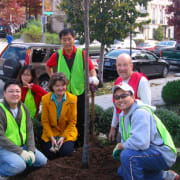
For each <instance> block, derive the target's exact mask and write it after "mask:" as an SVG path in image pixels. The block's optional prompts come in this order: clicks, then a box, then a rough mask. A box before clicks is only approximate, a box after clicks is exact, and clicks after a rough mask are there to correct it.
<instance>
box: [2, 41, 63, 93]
mask: <svg viewBox="0 0 180 180" xmlns="http://www.w3.org/2000/svg"><path fill="white" fill-rule="evenodd" d="M59 48H60V46H59V45H53V44H45V43H11V44H10V45H8V46H7V48H6V49H5V50H4V51H3V52H2V53H1V55H0V79H2V80H3V81H6V80H8V79H12V78H14V79H15V78H16V77H17V75H18V73H19V70H20V68H21V67H22V66H23V65H24V64H30V65H32V66H33V67H34V68H35V69H36V74H37V78H38V80H39V84H40V86H42V87H43V88H44V89H46V90H47V87H48V81H49V76H48V74H47V73H46V61H47V60H48V59H49V57H50V56H51V55H52V54H53V53H54V52H55V51H57V49H59Z"/></svg>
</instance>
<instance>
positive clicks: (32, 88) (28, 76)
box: [18, 65, 47, 118]
mask: <svg viewBox="0 0 180 180" xmlns="http://www.w3.org/2000/svg"><path fill="white" fill-rule="evenodd" d="M18 80H19V81H20V83H21V85H22V88H21V91H22V94H21V101H22V102H24V104H25V105H26V106H27V108H28V110H29V112H30V115H31V118H34V117H36V116H37V115H38V112H39V106H40V102H41V97H42V96H44V95H45V94H47V92H46V91H45V90H44V89H43V88H42V87H40V86H39V85H38V84H37V78H36V72H35V69H33V67H32V66H30V65H25V66H23V67H22V69H21V71H20V73H19V76H18Z"/></svg>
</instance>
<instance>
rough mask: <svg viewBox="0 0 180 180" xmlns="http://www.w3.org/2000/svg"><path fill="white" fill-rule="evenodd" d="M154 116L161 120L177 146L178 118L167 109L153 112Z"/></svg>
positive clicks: (179, 130) (178, 134) (179, 122)
mask: <svg viewBox="0 0 180 180" xmlns="http://www.w3.org/2000/svg"><path fill="white" fill-rule="evenodd" d="M155 114H156V115H157V116H158V117H159V118H160V119H161V121H162V122H163V124H164V125H165V126H166V128H167V129H168V131H169V133H170V134H171V136H172V138H173V140H174V143H175V145H176V147H177V146H179V145H180V141H179V139H180V117H179V116H178V115H177V114H176V113H175V112H172V111H169V110H167V109H163V108H159V109H157V111H156V112H155Z"/></svg>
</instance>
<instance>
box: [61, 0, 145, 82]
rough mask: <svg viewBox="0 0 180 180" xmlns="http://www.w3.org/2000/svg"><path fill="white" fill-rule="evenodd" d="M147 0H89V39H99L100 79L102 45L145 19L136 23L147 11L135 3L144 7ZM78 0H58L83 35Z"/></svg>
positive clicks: (124, 34) (72, 24)
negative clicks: (141, 9) (143, 10)
mask: <svg viewBox="0 0 180 180" xmlns="http://www.w3.org/2000/svg"><path fill="white" fill-rule="evenodd" d="M147 2H148V0H133V1H132V0H91V1H90V10H89V23H90V40H91V41H92V40H94V39H96V40H98V41H99V42H101V53H100V63H99V71H98V76H99V79H100V83H103V64H104V62H103V61H104V49H105V45H107V46H108V45H110V44H112V43H113V41H114V39H119V40H120V39H123V38H125V37H127V36H128V35H129V33H130V32H132V31H133V30H134V29H135V28H137V27H138V26H140V27H141V26H142V25H143V24H146V23H148V22H149V21H146V22H142V23H137V22H136V19H137V18H138V17H145V16H147V13H141V12H140V11H138V10H137V9H136V8H135V7H136V6H137V5H139V4H140V5H141V4H143V5H144V6H145V7H146V5H147ZM82 7H83V6H82V1H81V0H76V1H75V0H62V1H61V3H60V4H59V8H60V9H62V10H64V12H65V13H66V15H67V22H68V23H70V24H71V26H72V28H73V29H74V30H75V31H76V32H77V33H78V36H79V37H80V38H82V37H84V27H83V23H84V19H83V17H84V11H83V8H82Z"/></svg>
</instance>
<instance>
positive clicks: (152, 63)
mask: <svg viewBox="0 0 180 180" xmlns="http://www.w3.org/2000/svg"><path fill="white" fill-rule="evenodd" d="M136 59H138V61H137V65H136V66H137V67H138V68H139V70H140V72H142V73H144V74H145V75H146V76H154V75H158V74H160V72H161V71H162V66H161V64H160V63H159V62H158V59H157V57H156V56H154V55H153V54H152V53H150V52H145V51H141V52H139V53H138V54H136Z"/></svg>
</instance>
